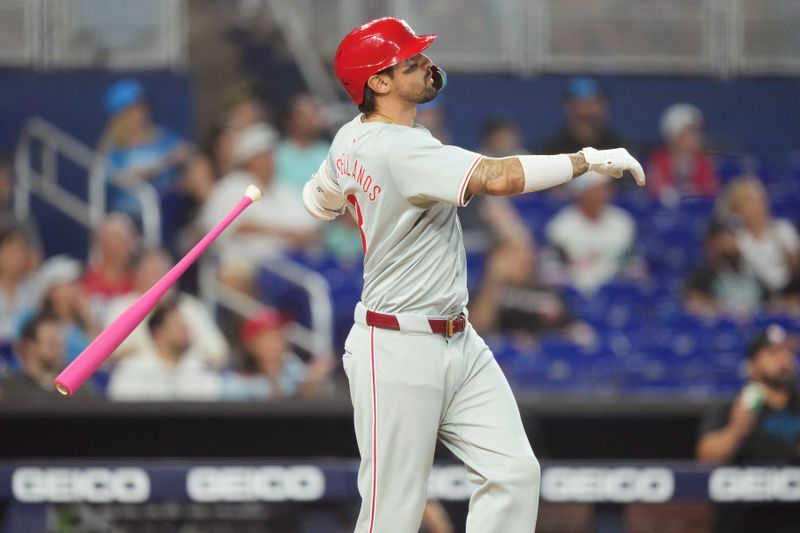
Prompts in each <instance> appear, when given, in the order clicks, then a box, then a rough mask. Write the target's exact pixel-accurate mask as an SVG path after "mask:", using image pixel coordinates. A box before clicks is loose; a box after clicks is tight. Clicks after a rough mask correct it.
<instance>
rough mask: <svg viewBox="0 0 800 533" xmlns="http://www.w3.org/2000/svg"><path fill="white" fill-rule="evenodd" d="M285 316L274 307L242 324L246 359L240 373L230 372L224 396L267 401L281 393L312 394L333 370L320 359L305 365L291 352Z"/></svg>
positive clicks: (227, 376)
mask: <svg viewBox="0 0 800 533" xmlns="http://www.w3.org/2000/svg"><path fill="white" fill-rule="evenodd" d="M285 325H286V319H285V317H283V316H282V315H281V314H280V313H278V312H277V311H275V310H272V309H267V310H264V311H262V312H260V313H258V314H256V315H255V316H253V317H252V318H250V319H248V320H247V321H246V322H245V323H244V325H243V326H242V331H241V338H242V345H243V346H244V349H245V355H246V358H245V362H244V365H243V367H242V368H241V370H240V371H239V372H232V373H228V374H227V375H226V376H225V380H224V388H223V390H224V397H225V398H226V399H228V400H264V399H268V398H278V397H281V396H297V395H304V396H308V395H313V394H315V393H316V392H317V391H318V390H319V388H320V386H322V385H323V384H324V383H323V382H324V381H325V379H326V378H327V375H328V373H329V371H330V364H329V361H325V359H328V360H329V359H330V358H324V359H321V358H317V359H315V361H314V362H312V363H311V364H310V365H306V364H305V363H304V362H303V361H302V359H300V357H298V356H297V355H296V354H294V353H293V352H291V351H290V349H289V343H288V341H287V340H286V332H285V331H284V327H285Z"/></svg>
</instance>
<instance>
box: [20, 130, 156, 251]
mask: <svg viewBox="0 0 800 533" xmlns="http://www.w3.org/2000/svg"><path fill="white" fill-rule="evenodd" d="M36 156H38V157H36ZM59 157H63V158H65V159H66V160H68V161H70V162H71V163H73V164H74V165H76V166H77V167H79V168H80V169H82V170H84V171H85V179H86V182H87V195H86V196H87V197H86V198H81V197H80V196H78V195H77V194H75V193H74V192H73V191H72V190H70V189H69V188H66V187H64V186H63V184H62V183H59V174H60V172H59V166H60V165H59ZM37 162H38V164H35V163H37ZM14 170H15V174H16V184H15V187H14V212H15V214H16V216H17V217H19V218H21V219H25V218H27V217H28V216H30V211H31V196H34V195H35V196H38V197H40V198H41V199H42V200H44V201H45V202H47V203H49V204H51V205H52V206H53V207H55V208H56V209H58V210H59V211H61V212H62V213H64V214H65V215H67V216H68V217H70V218H71V219H73V220H75V221H76V222H78V223H79V224H81V225H83V226H84V227H86V228H87V229H89V230H91V229H92V228H95V227H97V225H98V224H99V223H100V221H101V220H102V218H103V216H104V215H105V213H106V184H107V179H108V178H107V173H108V168H107V167H106V164H105V162H104V160H103V158H102V157H100V156H99V154H97V152H95V151H94V150H92V149H91V148H89V147H88V146H86V145H85V144H83V143H82V142H80V141H78V140H77V139H75V138H74V137H72V136H71V135H70V134H68V133H66V132H64V131H62V130H61V129H59V128H57V127H56V126H54V125H53V124H51V123H49V122H47V121H46V120H44V119H42V118H39V117H35V118H32V119H30V120H29V121H28V122H27V123H26V124H25V127H24V128H23V129H22V132H21V133H20V137H19V140H18V142H17V148H16V152H15V154H14ZM125 190H126V191H127V192H128V193H129V194H131V195H132V196H133V197H134V198H135V199H136V201H137V202H138V204H139V206H140V208H141V214H142V236H143V240H144V242H145V244H146V245H147V246H157V245H158V244H159V243H160V242H161V212H160V207H159V199H158V193H157V192H156V191H155V189H154V188H153V186H152V185H150V184H147V183H142V184H139V185H137V186H135V187H130V188H125Z"/></svg>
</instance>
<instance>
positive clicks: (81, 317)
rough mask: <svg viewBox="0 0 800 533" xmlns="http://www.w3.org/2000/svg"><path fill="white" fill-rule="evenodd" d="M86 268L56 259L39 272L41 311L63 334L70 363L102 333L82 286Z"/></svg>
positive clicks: (60, 257) (67, 258)
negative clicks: (58, 326)
mask: <svg viewBox="0 0 800 533" xmlns="http://www.w3.org/2000/svg"><path fill="white" fill-rule="evenodd" d="M82 274H83V265H82V264H81V262H80V261H78V260H77V259H74V258H72V257H70V256H68V255H56V256H53V257H51V258H49V259H47V260H46V261H45V262H44V263H42V268H41V270H40V271H39V283H40V286H41V291H42V292H41V294H42V303H41V311H42V312H43V313H44V314H46V315H50V316H53V317H55V318H56V320H57V321H58V323H59V325H60V326H61V329H62V330H63V334H64V354H65V356H66V361H67V362H68V363H69V362H71V361H72V360H73V359H75V358H76V357H78V355H80V353H81V352H82V351H83V350H84V349H85V348H86V347H87V346H88V345H89V342H91V340H92V339H93V338H94V337H95V336H97V334H98V333H100V330H101V329H102V328H101V327H100V325H99V324H98V323H97V322H96V321H95V320H94V319H93V313H92V308H91V305H90V299H89V295H88V294H87V292H86V290H85V289H84V288H83V286H82V285H81V283H80V280H81V276H82Z"/></svg>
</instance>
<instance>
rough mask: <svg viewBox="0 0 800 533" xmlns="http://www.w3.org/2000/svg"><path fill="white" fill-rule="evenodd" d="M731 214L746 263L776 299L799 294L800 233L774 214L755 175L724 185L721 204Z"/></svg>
mask: <svg viewBox="0 0 800 533" xmlns="http://www.w3.org/2000/svg"><path fill="white" fill-rule="evenodd" d="M720 212H721V214H722V216H723V217H725V216H726V215H727V216H730V217H733V220H732V222H733V223H735V224H736V226H735V227H736V228H737V229H736V242H737V244H738V246H739V250H741V253H742V256H743V257H744V261H745V263H746V264H747V266H748V267H749V268H750V269H752V271H753V273H754V274H755V275H756V277H757V278H758V280H759V281H760V282H761V283H762V284H763V285H764V286H765V287H766V288H767V290H769V292H770V293H771V294H773V295H775V296H777V297H778V298H779V299H780V298H781V297H789V298H791V299H794V300H795V302H794V303H795V304H797V303H798V302H797V301H796V300H798V298H800V236H799V235H798V233H797V228H795V227H794V225H792V223H791V222H789V221H788V220H786V219H783V218H774V217H773V216H772V213H771V212H770V208H769V199H768V198H767V191H766V189H764V185H763V184H762V183H761V181H760V180H759V179H758V178H757V177H756V176H740V177H738V178H736V179H735V180H733V181H732V182H731V183H730V184H729V185H728V187H727V188H726V191H725V194H724V196H723V198H722V203H721V205H720Z"/></svg>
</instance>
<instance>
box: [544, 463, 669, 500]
mask: <svg viewBox="0 0 800 533" xmlns="http://www.w3.org/2000/svg"><path fill="white" fill-rule="evenodd" d="M674 492H675V478H674V477H673V475H672V472H671V471H670V470H669V469H667V468H588V467H587V468H569V467H552V468H547V469H545V471H544V474H543V476H542V498H543V499H545V500H548V501H551V502H650V503H656V502H665V501H668V500H670V499H671V498H672V495H673V493H674Z"/></svg>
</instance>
